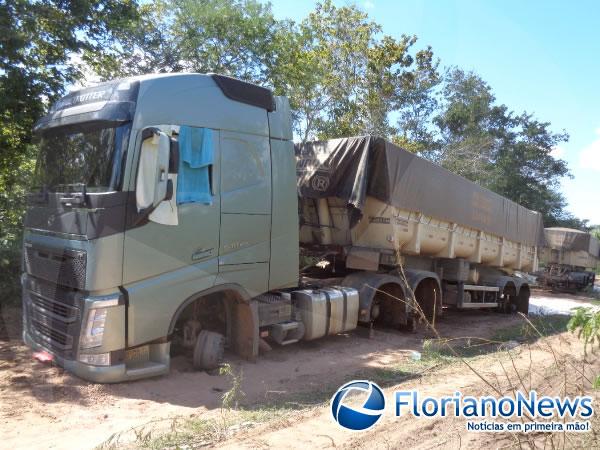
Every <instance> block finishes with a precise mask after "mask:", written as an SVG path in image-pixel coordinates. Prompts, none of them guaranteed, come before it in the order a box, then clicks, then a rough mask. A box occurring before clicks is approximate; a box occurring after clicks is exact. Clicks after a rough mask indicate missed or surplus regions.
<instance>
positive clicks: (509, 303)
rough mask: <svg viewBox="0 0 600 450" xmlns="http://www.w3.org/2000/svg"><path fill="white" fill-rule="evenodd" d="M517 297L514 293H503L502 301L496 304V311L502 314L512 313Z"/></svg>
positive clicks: (515, 310)
mask: <svg viewBox="0 0 600 450" xmlns="http://www.w3.org/2000/svg"><path fill="white" fill-rule="evenodd" d="M517 305H518V297H517V296H516V295H505V296H504V300H503V301H502V303H500V304H499V305H498V311H500V312H502V313H504V314H514V313H516V312H517Z"/></svg>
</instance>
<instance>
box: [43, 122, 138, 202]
mask: <svg viewBox="0 0 600 450" xmlns="http://www.w3.org/2000/svg"><path fill="white" fill-rule="evenodd" d="M130 129H131V125H130V124H129V123H126V124H122V125H118V126H107V125H106V123H96V124H94V123H87V124H77V125H74V126H69V127H60V128H53V129H49V130H47V131H45V132H44V133H42V134H41V136H40V139H39V148H40V152H39V157H38V161H37V166H36V177H35V179H36V185H38V186H43V187H45V188H46V189H48V190H49V191H59V192H63V191H72V190H76V189H77V186H83V185H84V186H85V188H86V190H87V191H88V192H107V191H115V190H119V189H121V182H122V177H121V173H122V169H123V167H122V166H123V163H124V162H123V161H124V155H125V151H126V148H127V143H128V140H129V131H130Z"/></svg>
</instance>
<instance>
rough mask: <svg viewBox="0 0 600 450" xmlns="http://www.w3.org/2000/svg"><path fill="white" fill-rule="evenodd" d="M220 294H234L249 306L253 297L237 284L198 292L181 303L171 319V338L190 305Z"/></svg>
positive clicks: (227, 284)
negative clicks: (178, 321)
mask: <svg viewBox="0 0 600 450" xmlns="http://www.w3.org/2000/svg"><path fill="white" fill-rule="evenodd" d="M220 292H223V293H226V292H232V293H233V294H234V295H235V296H236V297H237V299H238V300H241V301H243V302H244V303H248V304H249V303H250V299H251V297H250V295H249V294H248V292H246V290H245V289H244V288H243V287H242V286H240V285H239V284H236V283H224V284H219V285H216V286H213V287H211V288H209V289H206V290H204V291H200V292H197V293H195V294H194V295H192V296H190V297H188V298H187V299H186V300H184V301H183V303H181V305H179V307H178V308H177V310H175V314H173V317H171V323H170V324H169V333H168V335H169V336H170V335H171V334H173V330H174V329H175V323H176V322H177V319H178V318H179V315H180V314H181V312H182V311H183V310H184V309H185V308H186V307H188V306H189V305H190V304H192V303H193V302H195V301H196V300H198V299H199V298H202V297H204V296H207V295H211V294H218V293H220Z"/></svg>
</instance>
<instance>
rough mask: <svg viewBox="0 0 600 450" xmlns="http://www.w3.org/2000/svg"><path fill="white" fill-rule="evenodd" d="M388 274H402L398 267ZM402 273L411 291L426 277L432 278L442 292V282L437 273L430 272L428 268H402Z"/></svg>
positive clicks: (400, 276) (398, 275) (399, 275)
mask: <svg viewBox="0 0 600 450" xmlns="http://www.w3.org/2000/svg"><path fill="white" fill-rule="evenodd" d="M390 274H391V275H394V276H397V277H399V278H402V275H401V273H400V271H399V270H398V269H395V270H394V271H392V272H390ZM404 275H406V281H407V282H408V286H409V287H410V289H411V290H412V291H413V292H414V291H415V290H416V289H417V286H418V285H419V283H420V282H421V281H423V280H424V279H426V278H433V279H434V280H435V281H436V283H437V285H438V288H439V289H440V292H442V282H441V281H440V277H439V276H438V274H437V273H435V272H430V271H428V270H417V269H404Z"/></svg>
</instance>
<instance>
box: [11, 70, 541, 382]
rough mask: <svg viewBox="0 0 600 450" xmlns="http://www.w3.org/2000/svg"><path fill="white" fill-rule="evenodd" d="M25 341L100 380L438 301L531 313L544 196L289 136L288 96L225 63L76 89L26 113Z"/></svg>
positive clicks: (289, 339)
mask: <svg viewBox="0 0 600 450" xmlns="http://www.w3.org/2000/svg"><path fill="white" fill-rule="evenodd" d="M34 133H35V135H36V136H37V139H38V146H39V157H38V161H37V166H36V181H37V183H38V186H36V187H35V188H34V189H32V191H31V192H30V193H29V194H28V198H27V202H28V208H27V212H26V216H25V219H24V228H25V230H24V239H23V255H24V256H23V274H22V278H21V283H22V292H23V339H24V341H25V342H26V343H27V344H28V346H30V347H31V348H32V349H34V350H36V351H44V352H46V353H49V354H50V355H51V356H52V357H53V358H54V360H55V361H56V362H57V363H58V364H59V365H61V366H63V367H64V368H65V369H66V370H68V371H70V372H72V373H74V374H76V375H77V376H79V377H81V378H84V379H87V380H91V381H95V382H121V381H126V380H134V379H140V378H145V377H150V376H156V375H163V374H166V373H168V371H169V362H170V358H171V354H172V353H173V352H174V351H177V352H180V351H185V352H187V355H189V357H190V358H191V359H192V361H193V364H194V366H195V367H196V368H198V369H207V370H210V369H214V368H215V367H217V366H218V365H219V363H220V361H221V359H222V358H223V354H224V352H225V351H229V352H231V353H232V354H236V355H239V356H240V357H242V358H244V359H247V360H255V359H256V358H257V357H258V355H259V347H264V345H263V344H264V343H266V342H270V343H271V344H273V345H275V344H279V345H288V344H292V343H294V342H297V341H299V340H312V339H317V338H320V337H324V336H327V335H332V334H336V333H342V332H347V331H350V330H352V329H354V328H356V327H357V326H358V325H366V326H383V327H394V328H403V329H408V330H414V328H415V326H417V322H419V319H423V318H425V319H427V320H430V321H435V320H439V317H440V316H441V315H442V313H443V311H444V309H445V308H456V309H462V310H465V309H477V308H486V309H493V310H496V311H498V312H503V313H511V312H516V311H519V312H521V313H524V314H526V313H527V311H528V304H529V286H528V284H527V282H526V281H524V280H523V279H522V278H520V277H518V276H515V274H514V271H516V270H521V271H532V270H535V269H536V268H537V247H538V245H540V242H541V239H543V234H542V233H543V232H542V230H543V228H542V222H541V216H540V214H539V213H536V212H533V211H530V210H527V209H526V208H524V207H522V206H520V205H517V204H516V203H513V202H511V201H509V200H508V199H506V198H503V197H501V196H499V195H497V194H494V193H492V192H490V191H488V190H486V189H483V188H482V187H480V186H478V185H476V184H474V183H471V182H470V181H467V180H466V179H464V178H462V177H459V176H457V175H455V174H452V173H450V172H448V171H446V170H445V169H443V168H441V167H440V166H438V165H436V164H433V163H431V162H429V161H426V160H425V159H422V158H420V157H418V156H416V155H413V154H411V153H409V152H407V151H405V150H403V149H401V148H399V147H397V146H395V145H394V144H392V143H390V142H388V141H385V140H384V139H381V138H377V137H372V136H362V137H353V138H345V139H334V140H329V141H321V142H318V141H316V142H306V143H304V144H300V145H296V146H294V143H293V133H292V124H291V114H290V107H289V104H288V101H287V99H286V98H285V97H281V96H274V95H273V94H272V92H271V91H270V90H269V89H266V88H263V87H260V86H257V85H254V84H250V83H247V82H244V81H240V80H238V79H234V78H230V77H227V76H222V75H216V74H160V75H145V76H140V77H132V78H127V79H121V80H116V81H111V82H106V83H101V84H98V85H96V86H92V87H88V88H84V89H80V90H77V91H74V92H71V93H69V94H68V95H66V96H65V97H64V98H62V99H61V100H59V101H58V102H57V103H56V104H54V105H53V106H52V107H51V108H50V109H49V112H48V114H47V115H46V116H44V117H43V118H41V119H40V120H39V121H38V122H37V123H36V125H35V128H34Z"/></svg>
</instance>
